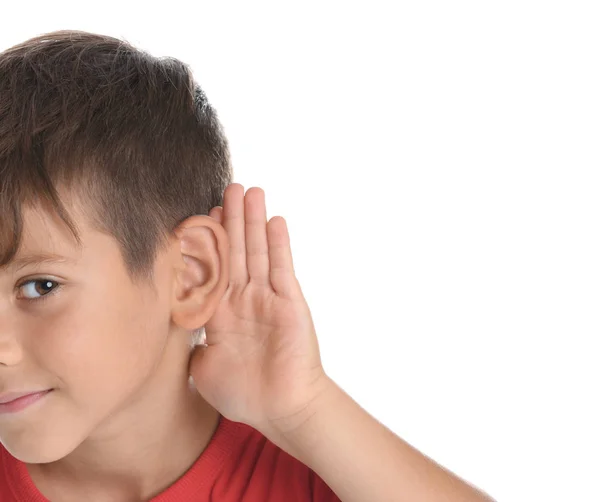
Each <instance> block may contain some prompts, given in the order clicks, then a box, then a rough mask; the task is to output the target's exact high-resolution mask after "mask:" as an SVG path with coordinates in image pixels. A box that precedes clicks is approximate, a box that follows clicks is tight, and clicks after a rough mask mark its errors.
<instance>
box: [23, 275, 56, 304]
mask: <svg viewBox="0 0 600 502" xmlns="http://www.w3.org/2000/svg"><path fill="white" fill-rule="evenodd" d="M59 287H60V285H59V283H58V282H57V281H54V280H52V279H48V278H45V277H44V278H39V279H29V280H27V281H25V282H23V283H21V284H20V285H19V289H21V288H22V289H23V290H24V291H25V292H26V295H25V296H26V299H28V300H32V301H38V300H44V299H45V298H46V297H47V296H49V295H51V294H53V293H54V292H55V290H57V289H58V288H59ZM37 294H39V295H40V296H37V297H36V296H35V295H37ZM28 295H31V296H32V297H30V296H28Z"/></svg>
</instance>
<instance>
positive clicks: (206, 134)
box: [0, 30, 232, 282]
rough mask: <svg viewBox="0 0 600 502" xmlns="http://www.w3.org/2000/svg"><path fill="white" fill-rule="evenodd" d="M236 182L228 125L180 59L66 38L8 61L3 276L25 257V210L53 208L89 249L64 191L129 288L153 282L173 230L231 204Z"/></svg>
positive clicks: (1, 95) (29, 47)
mask: <svg viewBox="0 0 600 502" xmlns="http://www.w3.org/2000/svg"><path fill="white" fill-rule="evenodd" d="M231 180H232V168H231V163H230V154H229V148H228V142H227V140H226V138H225V135H224V132H223V129H222V126H221V123H220V122H219V120H218V118H217V114H216V112H215V110H214V109H213V108H212V107H211V105H210V104H209V103H208V101H207V99H206V96H205V94H204V92H203V91H202V89H201V88H200V87H199V85H197V84H196V83H195V82H194V79H193V76H192V72H191V70H190V68H189V66H187V65H186V64H184V63H182V62H181V61H179V60H177V59H175V58H171V57H168V58H156V57H153V56H151V55H149V54H148V53H146V52H145V51H142V50H139V49H136V48H134V47H133V46H132V45H131V44H130V43H129V42H126V41H124V40H119V39H116V38H112V37H109V36H104V35H98V34H93V33H87V32H83V31H66V30H61V31H55V32H52V33H47V34H44V35H41V36H38V37H34V38H31V39H29V40H27V41H25V42H23V43H21V44H19V45H16V46H14V47H11V48H10V49H7V50H5V51H4V52H2V53H0V267H3V266H5V265H7V264H8V263H9V262H10V261H11V260H12V259H13V258H14V257H15V255H16V253H17V252H18V249H19V246H20V243H21V234H22V231H23V219H22V207H23V205H32V206H43V207H48V208H50V209H51V210H54V211H55V212H56V214H57V215H58V216H59V217H60V218H61V219H62V220H63V221H64V222H65V224H66V225H67V226H68V228H69V229H70V231H71V232H72V234H73V236H74V237H75V239H76V241H77V243H78V244H79V245H80V246H81V239H80V234H79V231H78V229H77V226H76V224H75V223H74V221H73V220H72V219H71V217H70V216H69V213H68V211H67V209H66V206H65V205H64V203H63V201H61V199H60V196H59V192H58V189H60V188H62V187H65V188H66V190H67V191H68V193H72V194H73V195H74V197H76V198H77V200H80V201H81V202H82V207H83V209H84V211H85V216H86V219H87V221H89V222H90V225H91V227H92V228H94V229H95V230H98V231H100V232H103V233H106V234H108V235H111V236H113V237H114V238H115V239H116V240H117V243H118V245H119V247H120V250H121V253H122V256H123V260H124V263H125V266H126V268H127V271H128V273H129V275H130V277H131V278H132V280H133V281H134V282H137V281H138V280H142V281H143V280H152V269H153V264H154V260H155V258H156V255H157V253H158V252H159V250H160V249H161V248H162V247H163V246H164V245H166V244H167V242H168V238H169V236H170V235H172V234H171V233H172V231H173V230H174V229H175V227H176V226H177V225H178V224H179V223H181V222H182V221H183V220H185V219H186V218H188V217H189V216H192V215H195V214H204V215H207V214H208V212H209V211H210V209H211V208H212V207H214V206H217V205H222V204H223V192H224V190H225V187H226V186H227V185H229V184H230V183H231Z"/></svg>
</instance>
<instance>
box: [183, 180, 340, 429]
mask: <svg viewBox="0 0 600 502" xmlns="http://www.w3.org/2000/svg"><path fill="white" fill-rule="evenodd" d="M209 216H210V217H212V218H214V219H215V220H217V221H218V222H219V223H220V224H221V225H222V226H223V227H224V228H225V230H226V232H227V235H228V238H229V247H230V250H229V252H230V260H229V267H230V279H229V286H228V287H227V290H226V292H225V294H224V296H223V298H222V300H221V302H220V303H219V305H218V307H217V309H216V311H215V312H214V315H213V316H212V317H211V318H210V320H209V321H208V322H207V323H206V325H205V331H206V341H205V344H206V345H205V346H199V347H198V348H196V349H195V351H194V353H193V355H192V358H191V360H190V374H191V375H192V377H193V379H194V383H195V385H196V387H197V388H198V391H199V392H200V394H201V395H202V396H203V397H204V399H206V401H207V402H208V403H209V404H210V405H211V406H213V407H214V408H216V409H217V410H218V411H219V413H221V414H222V415H223V416H225V417H226V418H228V419H230V420H233V421H236V422H242V423H246V424H248V425H250V426H252V427H254V428H255V429H257V430H259V431H261V432H263V433H264V434H265V435H266V434H268V433H269V432H270V431H272V430H273V429H277V431H278V432H279V433H284V434H285V433H286V432H288V431H291V430H293V429H294V428H296V427H298V426H300V425H301V424H302V423H303V422H304V421H305V420H306V419H307V418H309V417H308V414H310V405H311V403H312V402H313V401H314V400H315V399H316V398H317V397H318V396H319V395H320V394H321V393H322V392H324V391H325V390H326V389H327V388H328V386H329V384H330V381H329V378H328V377H327V375H326V374H325V372H324V370H323V365H322V363H321V356H320V351H319V345H318V341H317V336H316V332H315V327H314V324H313V320H312V316H311V313H310V309H309V307H308V305H307V303H306V301H305V299H304V296H303V294H302V291H301V288H300V284H299V282H298V280H297V279H296V276H295V272H294V266H293V261H292V252H291V248H290V238H289V234H288V229H287V225H286V221H285V219H284V218H282V217H280V216H275V217H273V218H271V219H270V220H269V222H267V219H266V207H265V193H264V191H263V190H262V189H261V188H257V187H253V188H250V189H248V191H247V192H246V195H244V187H243V186H242V185H240V184H238V183H233V184H231V185H229V186H228V187H227V188H226V189H225V193H224V202H223V207H222V208H221V207H220V206H217V207H215V208H213V209H212V210H211V211H210V213H209Z"/></svg>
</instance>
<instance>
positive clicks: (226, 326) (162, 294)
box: [0, 183, 493, 502]
mask: <svg viewBox="0 0 600 502" xmlns="http://www.w3.org/2000/svg"><path fill="white" fill-rule="evenodd" d="M224 200H225V202H224V207H223V208H222V209H221V208H214V209H213V210H211V213H210V214H209V216H208V217H204V216H201V217H198V216H194V217H193V218H191V219H189V220H186V222H184V223H185V224H184V225H183V227H182V228H179V229H177V231H176V232H175V234H174V238H173V244H172V246H171V247H170V248H169V250H168V251H167V252H165V254H164V255H163V256H161V257H159V258H158V259H157V263H156V269H155V271H156V277H157V284H158V286H159V287H158V290H157V292H156V296H155V295H154V293H153V292H152V291H151V290H146V289H144V288H141V289H140V288H134V287H132V285H131V284H129V283H128V282H127V279H126V278H125V274H124V269H123V268H122V267H121V266H120V265H118V264H119V263H120V262H119V259H120V258H119V255H118V253H117V252H116V248H115V247H114V242H111V241H110V239H109V240H108V241H107V240H106V239H105V238H100V236H93V235H87V236H86V238H87V239H88V240H87V241H86V242H87V243H88V247H86V248H85V252H84V253H83V254H82V255H81V256H79V262H78V265H77V267H79V268H77V267H71V268H68V267H65V269H64V270H63V271H62V272H61V271H60V270H56V271H55V272H56V273H57V274H58V273H61V274H62V275H63V277H59V279H62V280H63V281H65V282H66V284H68V285H69V288H68V289H65V290H64V291H63V292H62V296H59V295H57V296H56V298H52V299H50V300H49V301H48V303H47V304H44V307H43V308H39V310H35V309H32V310H22V309H24V308H25V307H21V305H20V304H19V303H18V300H17V299H15V297H14V296H12V294H11V287H12V283H13V281H14V280H15V279H16V277H12V276H2V281H1V283H0V285H1V287H2V289H1V291H2V296H1V307H0V384H1V385H5V386H8V385H25V383H23V382H27V385H42V386H43V385H46V386H54V385H56V388H57V389H58V391H59V392H57V393H56V394H54V393H53V394H50V395H49V397H51V398H52V399H50V398H49V399H47V400H45V401H44V402H43V403H41V404H40V405H39V406H37V407H36V408H34V407H31V408H30V409H29V410H28V413H29V415H26V414H22V415H20V416H19V417H18V418H16V417H15V418H14V420H13V421H12V422H10V420H9V419H7V418H1V417H0V439H1V440H2V442H3V443H4V444H5V446H6V447H7V448H8V449H9V451H10V452H11V453H13V454H14V455H15V456H16V457H18V458H23V459H26V460H27V461H29V462H32V463H31V464H30V465H29V471H30V473H31V475H32V477H33V479H34V482H35V483H36V485H37V486H39V487H40V488H41V491H42V493H44V494H50V495H48V498H50V499H57V500H58V499H60V500H61V501H66V502H70V501H72V500H73V501H75V500H77V501H79V500H88V501H94V502H103V501H109V500H110V501H113V502H116V501H125V500H145V499H148V498H150V497H151V496H152V495H153V494H156V493H157V491H160V489H161V488H163V487H164V486H167V485H168V484H169V480H171V481H173V480H174V479H176V478H177V477H178V476H179V475H180V474H182V473H183V472H184V471H185V469H186V466H189V465H190V464H191V463H192V462H193V460H194V459H195V458H197V456H198V455H199V453H200V452H201V451H202V450H203V449H204V448H205V447H206V444H207V442H208V441H209V440H210V437H211V436H212V434H213V433H214V429H215V427H216V423H217V422H216V419H217V418H218V414H216V410H218V411H219V413H220V414H222V415H223V416H225V417H227V418H229V419H230V420H234V421H238V422H243V423H246V424H248V425H250V426H252V427H254V428H255V429H257V430H258V431H259V432H261V433H262V434H263V435H264V436H266V437H267V439H269V440H270V441H272V442H273V443H275V444H276V445H278V446H280V447H281V448H282V449H283V450H285V451H286V452H288V453H289V454H291V455H292V456H294V457H296V458H297V459H299V460H300V461H301V462H302V463H304V464H305V465H307V466H308V467H310V468H311V469H312V470H313V471H314V472H315V473H316V474H317V475H318V476H319V477H321V478H322V479H323V480H324V481H325V483H326V484H327V485H328V486H329V487H330V488H331V489H332V490H333V491H334V492H335V493H336V494H337V495H338V497H339V498H340V500H342V501H343V502H362V501H364V500H372V501H382V502H383V501H388V500H398V501H406V502H408V501H414V500H427V501H432V502H437V501H439V502H442V501H445V502H450V501H452V502H454V501H456V502H459V501H461V502H463V501H465V502H466V501H469V502H490V501H492V500H493V499H492V498H491V497H489V496H488V495H487V494H485V493H483V492H482V491H480V490H478V489H477V488H475V487H474V486H472V485H470V484H468V483H467V482H465V481H464V480H462V479H460V478H459V477H458V476H456V475H454V474H453V473H451V472H450V471H448V470H446V469H444V468H443V467H442V466H440V465H438V464H437V463H435V462H434V461H433V460H431V459H429V458H428V457H426V456H425V455H423V454H422V453H421V452H419V451H418V450H416V449H415V448H413V447H412V446H411V445H409V444H408V443H406V442H405V441H403V440H402V439H401V438H399V437H398V436H397V435H395V434H394V433H393V432H392V431H390V430H389V429H387V428H386V427H385V426H383V424H381V423H380V422H378V421H377V420H376V419H375V418H374V417H372V416H371V415H369V414H368V413H367V412H366V411H365V410H363V409H362V408H361V407H360V406H359V405H358V403H356V402H355V401H354V400H353V399H352V398H351V397H350V396H349V395H348V394H346V393H345V392H344V391H343V389H342V388H341V387H339V386H338V385H337V384H336V383H335V382H334V381H333V380H332V379H331V378H330V377H329V376H328V375H327V374H326V373H325V371H324V369H323V366H322V364H321V358H320V353H319V346H318V342H317V337H316V331H315V327H314V324H313V321H312V317H311V314H310V309H309V308H308V305H307V303H306V300H305V298H304V296H303V294H302V291H301V288H300V285H299V282H298V280H297V278H296V276H295V273H294V267H293V261H292V255H291V249H290V240H289V235H288V232H287V225H286V223H285V220H284V219H283V218H281V217H274V218H272V219H271V220H270V221H269V222H267V221H266V210H265V204H264V192H263V191H262V190H261V189H260V188H251V189H249V190H248V193H247V194H246V195H245V196H244V188H243V186H241V185H239V184H237V183H235V184H231V185H229V186H228V187H227V189H226V190H225V195H224ZM28 217H29V218H30V219H29V220H28V222H29V223H30V225H31V226H30V229H33V230H35V231H34V232H31V233H30V236H29V238H30V239H31V241H27V242H28V243H29V242H30V244H29V245H30V246H32V247H33V246H36V245H37V246H41V245H42V244H43V245H45V246H46V245H47V239H49V235H48V233H49V232H48V227H45V226H44V225H43V224H42V223H40V225H39V226H37V227H36V226H35V223H32V221H35V220H34V219H33V217H31V215H30V214H28ZM221 223H222V225H223V226H221ZM52 230H57V229H52ZM50 234H51V235H52V237H54V235H55V234H54V232H50ZM34 235H36V236H41V237H42V238H41V240H40V241H39V242H37V243H35V242H34V239H33V236H34ZM63 244H64V242H61V240H60V239H59V238H57V240H56V242H55V243H54V245H55V246H58V245H63ZM67 251H68V249H67V248H66V247H64V248H63V252H67ZM44 270H45V269H44ZM61 300H62V302H61ZM67 300H68V301H67ZM28 308H30V307H28ZM36 308H37V307H36ZM90 321H91V322H90ZM201 325H204V326H205V328H206V344H207V346H206V347H199V348H196V349H195V350H194V351H193V353H191V356H190V351H189V349H188V348H187V346H186V345H187V337H186V330H192V329H194V328H195V327H197V326H201ZM182 340H186V343H184V342H183V341H182ZM188 372H189V374H191V375H192V376H193V378H194V383H195V386H196V389H197V392H196V391H193V390H192V389H190V387H189V386H188V383H187V377H188ZM42 388H43V387H42ZM6 390H22V388H19V389H12V388H7V389H0V392H2V391H6ZM199 396H202V397H199ZM166 410H168V412H167V411H166ZM173 410H177V411H179V412H180V413H178V414H177V415H178V417H174V416H173V413H171V412H172V411H173ZM42 412H43V415H42ZM178 428H181V430H178ZM173 434H174V435H173ZM32 437H34V438H35V440H33V439H32ZM174 440H175V441H177V442H178V447H177V448H176V449H173V441H174ZM190 442H191V444H190ZM170 451H178V452H180V456H179V457H177V458H176V459H174V458H172V457H171V456H170V455H166V453H167V452H170ZM357 451H358V452H360V454H359V455H357V454H356V452H357ZM166 459H168V460H169V462H170V463H169V464H168V465H166V468H164V469H161V468H160V467H161V466H162V465H161V464H163V462H164V461H165V460H166ZM382 459H385V462H382ZM34 462H46V463H44V464H36V463H34ZM134 469H135V470H134ZM153 476H158V479H156V478H154V477H153ZM109 485H113V486H116V487H117V488H116V490H115V491H112V492H107V491H102V487H103V486H109ZM63 490H64V491H63ZM66 490H68V496H67V495H66V493H67V491H66Z"/></svg>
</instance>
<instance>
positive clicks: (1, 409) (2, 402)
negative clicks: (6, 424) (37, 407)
mask: <svg viewBox="0 0 600 502" xmlns="http://www.w3.org/2000/svg"><path fill="white" fill-rule="evenodd" d="M52 390H53V389H46V390H41V391H32V392H7V393H6V394H2V395H1V396H0V414H1V413H15V412H17V411H21V410H24V409H25V408H27V407H29V406H31V405H32V404H33V403H35V402H37V401H39V400H40V399H43V398H44V397H46V395H48V394H49V393H50V392H52Z"/></svg>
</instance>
